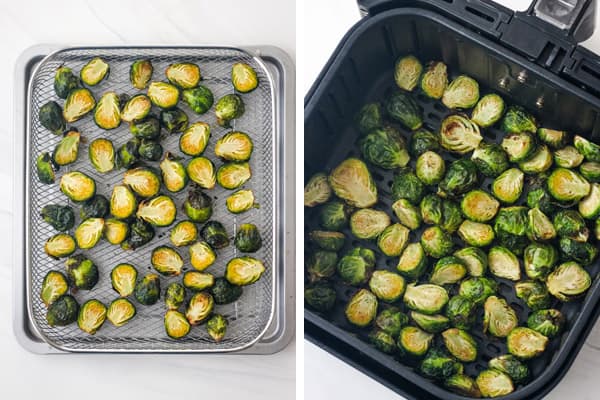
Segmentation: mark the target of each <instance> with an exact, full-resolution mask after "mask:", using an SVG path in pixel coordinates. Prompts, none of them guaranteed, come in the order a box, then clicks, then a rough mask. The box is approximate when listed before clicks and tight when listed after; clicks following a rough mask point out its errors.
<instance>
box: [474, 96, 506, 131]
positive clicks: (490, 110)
mask: <svg viewBox="0 0 600 400" xmlns="http://www.w3.org/2000/svg"><path fill="white" fill-rule="evenodd" d="M502 114H504V100H503V99H502V97H500V96H498V95H497V94H495V93H490V94H487V95H485V96H483V97H482V98H481V99H480V100H479V101H478V102H477V105H476V106H475V108H474V109H473V112H472V114H471V121H473V122H475V123H476V124H477V125H479V126H481V127H482V128H487V127H489V126H492V125H494V124H495V123H496V122H498V121H499V120H500V118H501V117H502Z"/></svg>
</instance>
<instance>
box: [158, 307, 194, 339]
mask: <svg viewBox="0 0 600 400" xmlns="http://www.w3.org/2000/svg"><path fill="white" fill-rule="evenodd" d="M164 324H165V332H166V333H167V335H168V336H169V337H170V338H172V339H181V338H182V337H184V336H186V335H187V334H188V333H189V332H190V329H191V325H190V323H189V322H188V320H187V319H186V316H185V315H183V314H182V313H180V312H179V311H177V310H169V311H167V313H166V314H165V322H164Z"/></svg>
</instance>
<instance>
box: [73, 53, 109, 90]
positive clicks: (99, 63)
mask: <svg viewBox="0 0 600 400" xmlns="http://www.w3.org/2000/svg"><path fill="white" fill-rule="evenodd" d="M109 72H110V66H109V65H108V64H107V63H106V61H104V60H103V59H101V58H100V57H95V58H93V59H91V60H90V61H88V63H87V64H85V65H84V66H83V67H82V68H81V71H80V72H79V77H80V78H81V81H82V82H83V83H85V84H86V85H89V86H96V85H97V84H99V83H100V82H101V81H102V79H104V78H105V77H107V76H108V74H109Z"/></svg>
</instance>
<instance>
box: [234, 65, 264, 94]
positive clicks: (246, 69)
mask: <svg viewBox="0 0 600 400" xmlns="http://www.w3.org/2000/svg"><path fill="white" fill-rule="evenodd" d="M231 83H232V84H233V87H234V88H235V90H237V91H238V92H241V93H248V92H251V91H253V90H254V89H256V87H257V86H258V77H257V76H256V71H255V70H254V68H252V67H251V66H249V65H248V64H246V63H235V64H233V65H232V66H231Z"/></svg>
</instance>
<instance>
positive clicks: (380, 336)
mask: <svg viewBox="0 0 600 400" xmlns="http://www.w3.org/2000/svg"><path fill="white" fill-rule="evenodd" d="M369 341H370V342H371V344H372V345H373V346H375V348H376V349H378V350H379V351H382V352H384V353H386V354H392V353H394V352H395V351H396V341H395V340H394V337H393V336H392V335H390V334H389V333H387V332H385V331H380V330H374V331H373V332H371V333H370V334H369Z"/></svg>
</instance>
